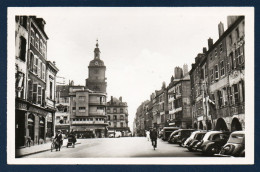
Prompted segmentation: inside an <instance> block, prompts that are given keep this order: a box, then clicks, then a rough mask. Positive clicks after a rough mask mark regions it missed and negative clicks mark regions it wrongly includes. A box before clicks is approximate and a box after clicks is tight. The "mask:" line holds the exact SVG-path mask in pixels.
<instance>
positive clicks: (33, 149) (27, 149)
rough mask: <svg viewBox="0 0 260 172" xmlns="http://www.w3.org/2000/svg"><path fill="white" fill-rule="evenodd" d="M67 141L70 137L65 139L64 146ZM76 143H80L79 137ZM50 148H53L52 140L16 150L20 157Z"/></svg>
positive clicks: (17, 155)
mask: <svg viewBox="0 0 260 172" xmlns="http://www.w3.org/2000/svg"><path fill="white" fill-rule="evenodd" d="M67 142H68V139H64V140H63V146H62V147H66V146H67ZM76 144H80V140H79V139H77V142H76ZM50 150H51V142H48V143H44V144H41V145H34V146H31V147H25V148H21V149H16V150H15V157H16V158H20V157H23V156H27V155H32V154H36V153H40V152H45V151H50Z"/></svg>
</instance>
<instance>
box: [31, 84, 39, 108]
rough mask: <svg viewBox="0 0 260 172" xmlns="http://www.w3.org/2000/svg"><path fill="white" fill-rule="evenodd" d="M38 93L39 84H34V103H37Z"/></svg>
mask: <svg viewBox="0 0 260 172" xmlns="http://www.w3.org/2000/svg"><path fill="white" fill-rule="evenodd" d="M37 93H38V85H37V84H33V93H32V101H33V103H34V104H36V103H37Z"/></svg>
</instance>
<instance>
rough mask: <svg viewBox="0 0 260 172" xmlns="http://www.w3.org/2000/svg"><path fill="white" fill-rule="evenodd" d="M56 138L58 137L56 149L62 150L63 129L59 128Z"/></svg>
mask: <svg viewBox="0 0 260 172" xmlns="http://www.w3.org/2000/svg"><path fill="white" fill-rule="evenodd" d="M55 139H56V146H55V147H56V151H58V150H59V151H60V147H61V144H62V134H61V130H58V132H57V134H56V136H55Z"/></svg>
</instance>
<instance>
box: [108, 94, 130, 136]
mask: <svg viewBox="0 0 260 172" xmlns="http://www.w3.org/2000/svg"><path fill="white" fill-rule="evenodd" d="M107 122H108V131H109V132H111V133H113V132H115V131H119V132H121V134H122V136H127V135H128V133H129V132H130V129H129V127H128V106H127V103H126V102H123V101H122V97H119V99H117V98H115V97H113V96H111V99H110V101H108V102H107Z"/></svg>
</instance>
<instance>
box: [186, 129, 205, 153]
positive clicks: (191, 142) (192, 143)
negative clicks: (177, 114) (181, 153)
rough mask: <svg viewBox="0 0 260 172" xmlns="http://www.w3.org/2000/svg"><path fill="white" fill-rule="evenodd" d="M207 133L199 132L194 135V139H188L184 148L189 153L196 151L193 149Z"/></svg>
mask: <svg viewBox="0 0 260 172" xmlns="http://www.w3.org/2000/svg"><path fill="white" fill-rule="evenodd" d="M206 133H207V131H198V132H196V133H194V136H193V138H191V139H189V140H188V139H187V140H188V141H186V142H185V143H184V146H185V147H186V148H187V149H188V150H189V151H193V150H194V149H193V147H194V146H195V145H196V144H197V143H198V142H200V141H201V140H202V139H203V138H204V136H205V134H206Z"/></svg>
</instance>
